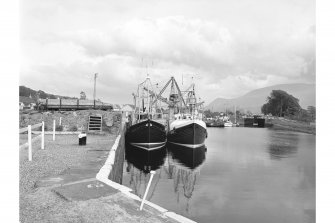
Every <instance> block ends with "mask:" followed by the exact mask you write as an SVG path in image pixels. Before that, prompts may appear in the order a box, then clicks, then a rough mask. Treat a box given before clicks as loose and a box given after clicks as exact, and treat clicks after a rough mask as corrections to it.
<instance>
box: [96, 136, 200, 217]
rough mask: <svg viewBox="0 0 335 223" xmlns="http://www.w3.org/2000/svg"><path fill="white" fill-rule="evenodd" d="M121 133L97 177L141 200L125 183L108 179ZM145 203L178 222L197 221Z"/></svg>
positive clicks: (147, 202) (148, 202)
mask: <svg viewBox="0 0 335 223" xmlns="http://www.w3.org/2000/svg"><path fill="white" fill-rule="evenodd" d="M120 138H121V135H118V137H117V138H116V139H115V142H114V144H113V146H112V148H111V150H110V152H109V155H108V158H107V160H106V162H105V165H104V166H103V167H101V169H100V171H99V173H98V174H97V175H96V179H97V180H99V181H101V182H103V183H105V184H107V185H108V186H111V187H113V188H115V189H117V190H119V191H120V192H121V193H123V194H124V195H126V196H128V197H129V198H132V199H134V200H137V201H141V200H142V199H141V198H140V197H138V196H137V195H135V194H132V193H131V191H132V189H131V188H129V187H126V186H124V185H121V184H119V183H116V182H114V181H111V180H110V179H108V176H109V174H110V173H111V171H112V168H113V164H114V159H115V151H116V149H117V147H118V146H119V141H120ZM144 203H145V204H147V205H148V206H150V207H152V208H154V209H156V210H157V211H159V212H161V213H162V214H163V215H165V216H167V217H169V218H172V219H174V220H175V221H177V222H181V223H184V222H186V223H196V222H195V221H193V220H191V219H189V218H186V217H184V216H182V215H179V214H176V213H174V212H169V211H168V210H166V209H165V208H163V207H161V206H159V205H157V204H154V203H152V202H150V201H145V202H144Z"/></svg>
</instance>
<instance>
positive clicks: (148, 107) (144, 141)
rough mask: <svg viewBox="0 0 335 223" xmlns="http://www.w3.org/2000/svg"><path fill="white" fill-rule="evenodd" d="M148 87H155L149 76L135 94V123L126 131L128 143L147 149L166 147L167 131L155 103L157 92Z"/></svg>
mask: <svg viewBox="0 0 335 223" xmlns="http://www.w3.org/2000/svg"><path fill="white" fill-rule="evenodd" d="M148 89H153V87H152V84H151V81H150V78H149V76H148V77H147V78H146V80H145V81H144V82H142V83H141V84H139V85H138V89H137V94H133V96H134V103H135V112H134V116H133V123H134V124H133V125H132V126H130V127H129V128H128V130H127V132H126V143H129V144H130V145H132V146H136V147H139V148H142V149H145V150H155V149H159V148H162V147H164V145H165V143H166V131H165V125H164V122H163V121H162V115H163V114H161V109H159V108H157V104H154V103H153V101H154V97H155V94H150V93H149V91H148ZM150 91H153V90H150Z"/></svg>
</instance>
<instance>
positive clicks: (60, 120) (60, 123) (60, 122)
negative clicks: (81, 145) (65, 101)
mask: <svg viewBox="0 0 335 223" xmlns="http://www.w3.org/2000/svg"><path fill="white" fill-rule="evenodd" d="M59 125H62V117H59Z"/></svg>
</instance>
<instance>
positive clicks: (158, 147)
mask: <svg viewBox="0 0 335 223" xmlns="http://www.w3.org/2000/svg"><path fill="white" fill-rule="evenodd" d="M130 144H131V145H132V146H135V147H138V148H141V149H145V150H148V151H151V150H155V149H160V148H162V147H163V146H165V145H164V144H163V145H161V146H156V147H149V148H148V147H145V146H139V145H136V144H132V143H130Z"/></svg>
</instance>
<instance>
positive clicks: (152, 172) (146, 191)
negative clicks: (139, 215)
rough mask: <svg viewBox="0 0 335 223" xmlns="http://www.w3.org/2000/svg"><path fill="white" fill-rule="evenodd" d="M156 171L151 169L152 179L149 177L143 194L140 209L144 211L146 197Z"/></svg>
mask: <svg viewBox="0 0 335 223" xmlns="http://www.w3.org/2000/svg"><path fill="white" fill-rule="evenodd" d="M155 173H156V172H155V171H150V179H149V182H148V185H147V188H146V189H145V193H144V196H143V199H142V202H141V206H140V211H142V208H143V204H144V201H145V198H146V197H147V194H148V191H149V187H150V184H151V181H152V178H153V176H154V174H155Z"/></svg>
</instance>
